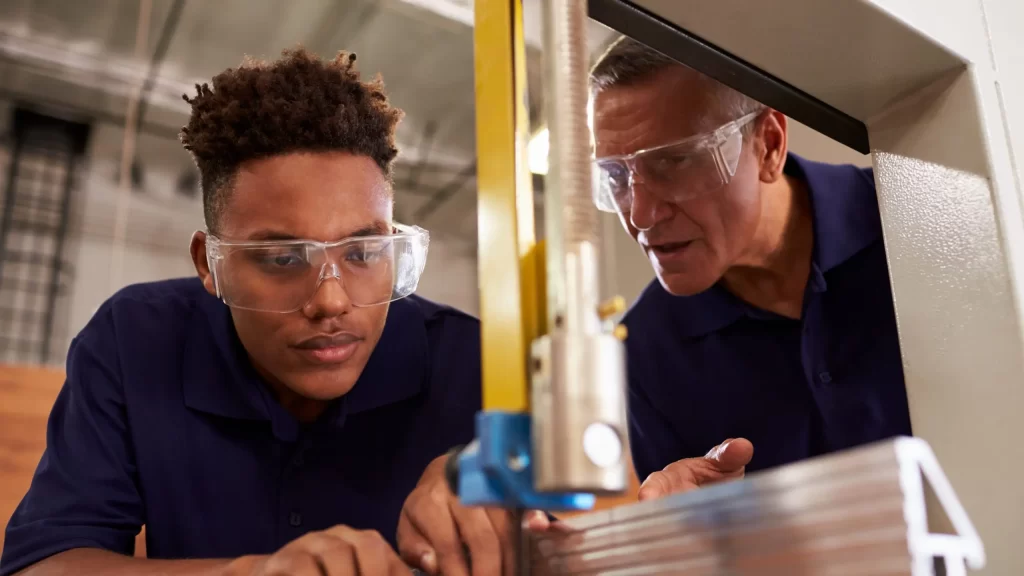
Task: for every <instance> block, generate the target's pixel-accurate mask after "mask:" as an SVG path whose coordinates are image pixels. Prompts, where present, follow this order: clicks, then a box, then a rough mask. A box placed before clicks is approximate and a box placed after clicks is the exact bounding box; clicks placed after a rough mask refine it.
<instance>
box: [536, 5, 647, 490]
mask: <svg viewBox="0 0 1024 576" xmlns="http://www.w3.org/2000/svg"><path fill="white" fill-rule="evenodd" d="M543 4H544V40H545V44H544V64H545V66H544V72H545V76H544V86H545V90H546V92H545V97H544V104H545V117H546V119H547V125H548V130H549V138H550V152H549V157H548V159H549V162H548V164H549V171H548V176H547V179H546V182H545V193H546V198H545V221H546V222H545V224H546V227H545V237H546V242H547V286H548V327H549V335H548V336H545V337H543V338H541V339H539V340H537V342H535V343H534V346H533V349H532V354H533V358H532V370H531V379H532V399H531V402H532V412H533V431H534V434H533V444H534V446H533V448H534V463H533V464H534V483H535V487H536V488H537V490H539V491H571V492H592V493H617V492H621V491H624V490H625V489H626V488H627V486H628V470H627V466H626V462H627V461H628V459H627V458H626V446H627V443H626V410H625V353H624V351H623V346H622V342H620V341H619V340H618V339H617V338H615V337H614V336H612V335H610V334H607V333H605V332H603V331H602V326H601V320H600V318H599V316H598V303H599V298H600V294H599V291H598V288H599V285H600V284H599V282H600V270H599V263H600V260H599V254H598V247H599V246H600V228H599V220H598V213H597V208H596V207H595V206H594V204H593V200H592V194H591V180H592V172H591V161H590V129H589V127H588V125H587V98H588V78H587V74H588V64H589V58H588V54H587V43H586V25H587V3H586V0H544V1H543Z"/></svg>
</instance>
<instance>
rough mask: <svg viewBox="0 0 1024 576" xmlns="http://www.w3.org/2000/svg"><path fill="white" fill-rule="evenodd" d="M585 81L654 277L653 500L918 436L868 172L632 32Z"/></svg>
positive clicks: (612, 176) (648, 450)
mask: <svg viewBox="0 0 1024 576" xmlns="http://www.w3.org/2000/svg"><path fill="white" fill-rule="evenodd" d="M591 80H592V92H593V95H594V136H595V141H596V157H597V158H596V164H597V166H598V167H599V168H600V173H601V178H600V179H599V184H600V188H599V189H598V190H599V195H598V197H597V198H598V203H599V205H601V207H603V208H604V209H606V210H609V211H614V212H617V213H618V214H619V216H620V219H621V221H622V224H623V226H624V227H625V228H626V231H627V232H629V234H630V235H631V236H632V237H633V238H634V239H635V240H636V241H637V243H639V244H640V246H641V248H643V250H644V252H645V253H646V255H647V256H648V258H649V259H650V261H651V264H652V265H653V266H654V270H655V272H656V273H657V281H656V282H653V283H652V284H651V285H650V286H649V287H648V288H647V289H646V290H645V291H644V293H643V294H642V295H641V296H640V298H639V300H638V301H637V302H636V304H635V305H634V306H633V308H632V309H631V310H630V312H629V313H628V315H627V317H626V319H625V324H626V326H627V327H628V328H629V338H628V339H627V357H628V359H629V362H628V364H629V392H630V396H629V409H630V432H631V434H630V436H631V446H632V453H633V459H634V462H635V465H636V467H637V473H638V474H639V477H640V478H641V479H643V478H646V482H645V483H644V485H643V487H642V489H641V498H650V497H654V496H658V495H662V494H666V493H668V492H672V491H678V490H685V489H690V488H693V487H695V486H699V485H701V484H703V483H705V482H708V481H714V480H719V479H723V478H728V477H738V476H741V475H742V474H743V471H744V466H746V469H748V470H757V469H763V468H768V467H773V466H779V465H782V464H786V463H789V462H794V461H796V460H800V459H803V458H807V457H811V456H815V455H819V454H825V453H827V452H831V451H834V450H841V449H844V448H849V447H853V446H857V445H859V444H864V443H867V442H871V441H874V440H880V439H883V438H886V437H891V436H894V435H902V434H909V433H910V417H909V412H908V408H907V397H906V391H905V389H904V385H903V368H902V362H901V359H900V348H899V339H898V337H897V333H896V320H895V315H894V312H893V302H892V294H891V292H890V289H889V275H888V268H887V264H886V257H885V247H884V246H883V243H882V229H881V221H880V217H879V212H878V205H877V199H876V197H875V187H874V179H873V177H872V173H871V171H870V170H861V169H858V168H855V167H853V166H831V165H827V164H819V163H815V162H809V161H807V160H804V159H802V158H800V157H798V156H796V155H794V154H790V153H788V149H787V123H786V117H785V116H783V115H782V114H780V113H779V112H776V111H774V110H771V109H768V108H766V107H764V106H762V105H761V104H759V103H758V102H756V101H753V100H751V99H750V98H747V97H746V96H743V95H742V94H740V93H738V92H736V91H735V90H732V89H730V88H728V87H726V86H724V85H722V84H719V83H718V82H715V81H714V80H712V79H710V78H708V77H706V76H704V75H702V74H700V73H698V72H695V71H694V70H691V69H689V68H686V67H684V66H682V65H679V64H678V63H676V62H675V61H673V60H671V59H669V58H667V57H665V56H663V55H661V54H659V53H657V52H655V51H653V50H651V49H650V48H648V47H646V46H644V45H643V44H640V43H638V42H635V41H633V40H630V39H622V40H620V41H619V42H617V43H616V44H615V45H613V46H612V47H611V48H609V50H608V52H607V53H606V54H605V55H604V56H603V57H602V58H601V60H600V61H599V62H598V63H597V64H596V66H595V67H594V69H593V70H592V73H591ZM728 439H736V440H728ZM723 440H724V441H725V442H723ZM716 444H717V445H718V446H717V447H716V448H715V449H712V451H711V452H710V453H708V454H707V455H706V456H705V457H700V455H701V454H703V453H704V452H705V451H706V450H707V449H708V448H709V447H711V446H715V445H716ZM755 447H756V451H755V450H754V448H755Z"/></svg>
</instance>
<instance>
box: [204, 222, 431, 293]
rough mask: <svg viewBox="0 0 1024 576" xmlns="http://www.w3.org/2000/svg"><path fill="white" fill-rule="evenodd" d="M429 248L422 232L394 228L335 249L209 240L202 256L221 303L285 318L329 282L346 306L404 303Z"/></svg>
mask: <svg viewBox="0 0 1024 576" xmlns="http://www.w3.org/2000/svg"><path fill="white" fill-rule="evenodd" d="M429 244H430V234H429V233H428V232H427V231H426V230H424V229H422V228H419V227H417V226H403V225H401V224H396V225H395V226H394V233H392V234H387V235H380V236H359V237H352V238H346V239H344V240H339V241H337V242H316V241H313V240H281V241H277V240H273V241H266V242H229V241H225V240H221V239H219V238H216V237H215V236H212V235H208V236H207V239H206V257H207V259H208V260H209V262H210V270H211V271H212V273H213V282H214V285H215V286H216V288H217V296H218V297H220V298H221V300H223V301H224V303H225V304H227V305H228V306H231V307H234V308H243V309H246V310H258V311H261V312H281V313H285V312H294V311H296V310H300V309H302V307H303V306H305V305H306V304H307V303H309V301H310V300H311V299H312V298H313V296H314V294H316V291H317V290H318V289H319V288H320V285H321V284H322V283H323V282H324V281H325V280H328V279H332V278H333V279H336V280H337V281H338V282H339V283H341V285H342V287H343V288H344V290H345V293H346V294H347V296H348V298H349V300H351V302H352V305H353V306H357V307H366V306H376V305H378V304H386V303H388V302H392V301H394V300H398V299H400V298H404V297H406V296H408V295H409V294H412V293H413V292H414V291H415V290H416V286H417V284H419V280H420V274H422V273H423V267H424V266H425V265H426V262H427V247H428V245H429Z"/></svg>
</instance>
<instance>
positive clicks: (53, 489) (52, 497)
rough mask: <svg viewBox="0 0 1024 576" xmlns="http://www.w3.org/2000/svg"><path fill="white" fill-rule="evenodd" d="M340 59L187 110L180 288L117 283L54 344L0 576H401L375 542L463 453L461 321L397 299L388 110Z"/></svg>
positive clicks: (465, 321) (413, 248)
mask: <svg viewBox="0 0 1024 576" xmlns="http://www.w3.org/2000/svg"><path fill="white" fill-rule="evenodd" d="M354 61H355V56H354V55H347V54H344V53H342V54H340V55H339V56H338V57H337V58H335V59H334V60H333V61H321V60H320V59H318V58H317V57H315V56H313V55H311V54H309V53H307V52H305V51H302V50H297V51H290V52H285V54H284V57H283V58H282V59H281V60H279V61H277V62H274V63H262V62H254V61H250V62H246V63H245V64H243V65H242V66H241V67H239V68H237V69H229V70H227V71H225V72H224V73H222V74H220V75H218V76H217V77H215V78H214V79H213V86H212V88H211V87H209V86H207V85H203V86H201V87H199V91H198V94H197V95H196V96H195V97H194V98H192V99H188V98H186V100H188V101H189V103H190V104H191V105H192V116H191V119H190V121H189V123H188V126H187V127H185V128H184V129H183V130H182V134H181V139H182V142H183V144H184V146H185V148H186V149H187V150H188V151H189V152H190V153H191V154H192V156H193V157H194V159H195V161H196V164H197V166H198V167H199V170H200V172H201V175H202V186H203V205H204V211H205V218H206V224H207V228H208V230H207V231H206V232H199V233H196V235H195V236H194V237H193V239H192V244H191V255H192V259H193V261H194V262H195V267H196V271H197V273H198V276H199V277H198V278H197V279H191V280H188V279H184V280H172V281H167V282H157V283H153V284H146V285H139V286H132V287H129V288H126V289H124V290H122V291H120V292H119V293H118V294H116V295H115V296H114V297H112V298H111V299H110V300H108V301H107V302H106V303H105V304H104V305H103V306H102V307H101V308H100V309H99V311H98V312H97V313H96V315H95V317H94V318H93V319H92V320H91V321H90V322H89V324H88V325H87V326H86V328H85V329H84V330H82V332H81V333H80V334H79V335H78V337H77V338H76V339H75V341H74V342H73V344H72V346H71V350H70V352H69V354H68V362H67V381H66V383H65V385H64V388H63V389H62V391H61V393H60V395H59V396H58V398H57V402H56V404H55V406H54V408H53V412H52V414H51V417H50V421H49V428H48V433H47V448H46V451H45V453H44V455H43V457H42V461H41V462H40V465H39V468H38V470H37V472H36V475H35V478H34V479H33V482H32V486H31V488H30V490H29V492H28V494H27V495H26V496H25V499H24V500H23V502H22V503H21V505H20V506H19V507H18V509H17V511H16V512H15V514H14V516H13V518H12V519H11V521H10V524H9V525H8V527H7V536H6V542H5V548H4V551H3V558H2V568H0V573H2V574H3V575H7V574H11V573H14V572H17V571H19V570H22V569H24V568H26V567H29V566H31V567H32V568H31V569H30V570H29V572H30V573H32V574H51V573H53V574H56V573H62V574H63V573H75V574H80V575H86V574H105V575H111V574H115V575H116V574H132V575H145V574H203V573H209V574H222V573H224V574H279V573H280V574H284V573H287V574H296V575H306V574H398V573H403V572H406V573H407V572H408V570H407V569H406V568H405V567H404V565H402V564H401V562H400V561H399V560H398V558H397V556H396V554H395V552H394V551H393V550H392V549H391V547H390V546H389V545H388V543H389V542H391V541H393V537H394V534H395V530H396V525H397V521H398V516H399V511H400V509H401V506H402V503H403V501H404V500H405V498H406V496H408V495H409V493H410V492H411V491H412V489H413V487H414V485H415V484H416V482H417V479H418V478H419V477H420V474H421V473H422V472H423V470H424V469H425V468H426V467H427V465H428V463H429V462H430V461H431V460H432V459H434V458H435V457H437V456H439V455H441V454H443V453H444V452H445V451H446V450H448V449H449V448H450V447H452V446H454V445H458V444H463V443H466V442H469V441H470V440H471V439H472V437H473V415H474V413H475V412H476V411H478V410H479V409H480V362H479V327H478V324H477V322H476V320H474V319H473V318H471V317H469V316H466V315H464V314H461V313H459V312H457V311H455V310H453V309H451V308H447V307H444V306H440V305H437V304H434V303H431V302H428V301H426V300H424V299H422V298H418V297H416V296H414V295H412V291H413V290H414V289H415V288H416V283H417V281H418V279H419V275H420V273H421V272H422V269H423V266H424V263H425V259H426V252H427V241H428V237H427V235H426V232H424V231H423V230H420V229H417V228H410V227H402V226H400V225H398V224H396V223H394V222H393V221H392V200H393V199H392V191H391V188H390V181H389V177H390V174H391V169H392V162H393V161H394V159H395V156H396V154H397V150H396V148H395V139H394V136H395V127H396V125H397V123H398V121H399V119H400V117H401V112H400V111H399V110H397V109H395V108H393V107H392V106H391V105H390V104H389V103H388V100H387V98H386V96H385V94H384V89H383V85H382V84H381V83H380V82H379V81H374V82H362V81H360V78H359V75H358V72H357V71H356V69H355V67H354ZM143 525H145V527H146V539H147V554H148V556H149V558H150V559H145V560H144V559H135V558H132V557H131V554H132V552H133V545H134V539H135V536H136V534H138V532H139V530H140V528H141V527H142V526H143ZM186 558H187V559H189V560H185V559H186ZM157 559H161V560H157ZM197 559H214V560H197Z"/></svg>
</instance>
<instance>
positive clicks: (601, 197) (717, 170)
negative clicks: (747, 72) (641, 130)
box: [593, 111, 761, 213]
mask: <svg viewBox="0 0 1024 576" xmlns="http://www.w3.org/2000/svg"><path fill="white" fill-rule="evenodd" d="M760 114H761V111H757V112H751V113H750V114H747V115H745V116H743V117H741V118H737V119H736V120H733V121H732V122H729V123H727V124H723V125H722V126H720V127H718V128H716V129H715V130H714V131H712V132H707V133H704V134H698V135H696V136H691V137H689V138H686V139H685V140H680V141H678V142H673V143H671V144H666V145H663V146H657V147H655V148H648V149H645V150H638V151H636V152H634V153H632V154H628V155H623V156H607V157H604V158H598V159H596V160H594V163H593V169H594V203H595V204H596V205H597V207H598V209H599V210H602V211H604V212H622V213H629V212H630V211H631V209H632V204H633V190H634V186H635V185H636V184H643V186H644V190H645V191H649V192H650V193H652V194H654V195H656V196H657V197H658V198H660V199H661V200H663V201H664V202H668V203H676V202H682V201H684V200H688V199H690V198H694V197H696V196H700V195H703V194H707V193H709V192H714V191H715V190H718V189H720V188H722V187H723V186H725V185H726V184H728V183H729V180H730V179H731V178H732V177H733V176H734V175H735V174H736V166H737V164H738V163H739V159H740V151H741V150H742V149H743V133H742V128H743V126H745V125H746V124H748V123H749V122H751V121H752V120H754V119H755V118H757V117H758V115H760Z"/></svg>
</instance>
